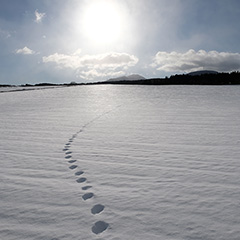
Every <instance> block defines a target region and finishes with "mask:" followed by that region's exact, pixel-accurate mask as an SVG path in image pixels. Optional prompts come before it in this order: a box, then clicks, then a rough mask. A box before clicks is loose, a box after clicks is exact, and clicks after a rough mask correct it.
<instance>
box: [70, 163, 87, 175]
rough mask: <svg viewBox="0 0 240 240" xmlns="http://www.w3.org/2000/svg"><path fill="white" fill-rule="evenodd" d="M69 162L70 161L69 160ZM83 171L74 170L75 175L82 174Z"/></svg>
mask: <svg viewBox="0 0 240 240" xmlns="http://www.w3.org/2000/svg"><path fill="white" fill-rule="evenodd" d="M69 162H70V161H69ZM83 173H84V172H83V171H78V172H75V175H76V176H79V175H82V174H83Z"/></svg>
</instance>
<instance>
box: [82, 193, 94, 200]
mask: <svg viewBox="0 0 240 240" xmlns="http://www.w3.org/2000/svg"><path fill="white" fill-rule="evenodd" d="M92 197H93V193H91V192H90V193H85V194H84V195H83V196H82V199H83V200H84V201H86V200H88V199H90V198H92Z"/></svg>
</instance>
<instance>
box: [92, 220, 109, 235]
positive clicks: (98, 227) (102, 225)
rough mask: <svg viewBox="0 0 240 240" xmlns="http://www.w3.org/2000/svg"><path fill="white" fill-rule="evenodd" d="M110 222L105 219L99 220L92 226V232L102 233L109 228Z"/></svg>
mask: <svg viewBox="0 0 240 240" xmlns="http://www.w3.org/2000/svg"><path fill="white" fill-rule="evenodd" d="M108 226H109V224H108V223H106V222H104V221H98V222H96V223H95V224H94V226H93V227H92V232H93V233H95V234H99V233H102V232H103V231H105V230H106V229H107V228H108Z"/></svg>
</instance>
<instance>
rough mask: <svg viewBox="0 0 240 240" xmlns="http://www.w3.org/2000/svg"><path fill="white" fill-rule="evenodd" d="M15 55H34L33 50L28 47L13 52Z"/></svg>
mask: <svg viewBox="0 0 240 240" xmlns="http://www.w3.org/2000/svg"><path fill="white" fill-rule="evenodd" d="M15 53H16V54H23V55H32V54H35V52H34V51H33V50H31V49H30V48H28V47H24V48H20V49H17V50H16V51H15Z"/></svg>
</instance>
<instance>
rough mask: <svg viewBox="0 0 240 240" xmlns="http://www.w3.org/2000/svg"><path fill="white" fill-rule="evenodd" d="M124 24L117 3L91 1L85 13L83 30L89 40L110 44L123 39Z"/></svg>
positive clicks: (99, 0) (101, 0) (100, 0)
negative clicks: (120, 38)
mask: <svg viewBox="0 0 240 240" xmlns="http://www.w3.org/2000/svg"><path fill="white" fill-rule="evenodd" d="M123 22H124V19H123V16H122V15H121V10H120V8H119V6H118V5H116V2H115V1H110V0H98V1H90V3H89V4H88V5H87V6H86V9H85V10H84V12H83V18H82V30H83V33H84V35H85V36H86V37H87V39H88V40H90V41H92V42H94V43H98V44H110V43H114V42H115V41H116V40H117V39H118V38H119V37H121V34H122V28H123V25H124V23H123Z"/></svg>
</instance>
